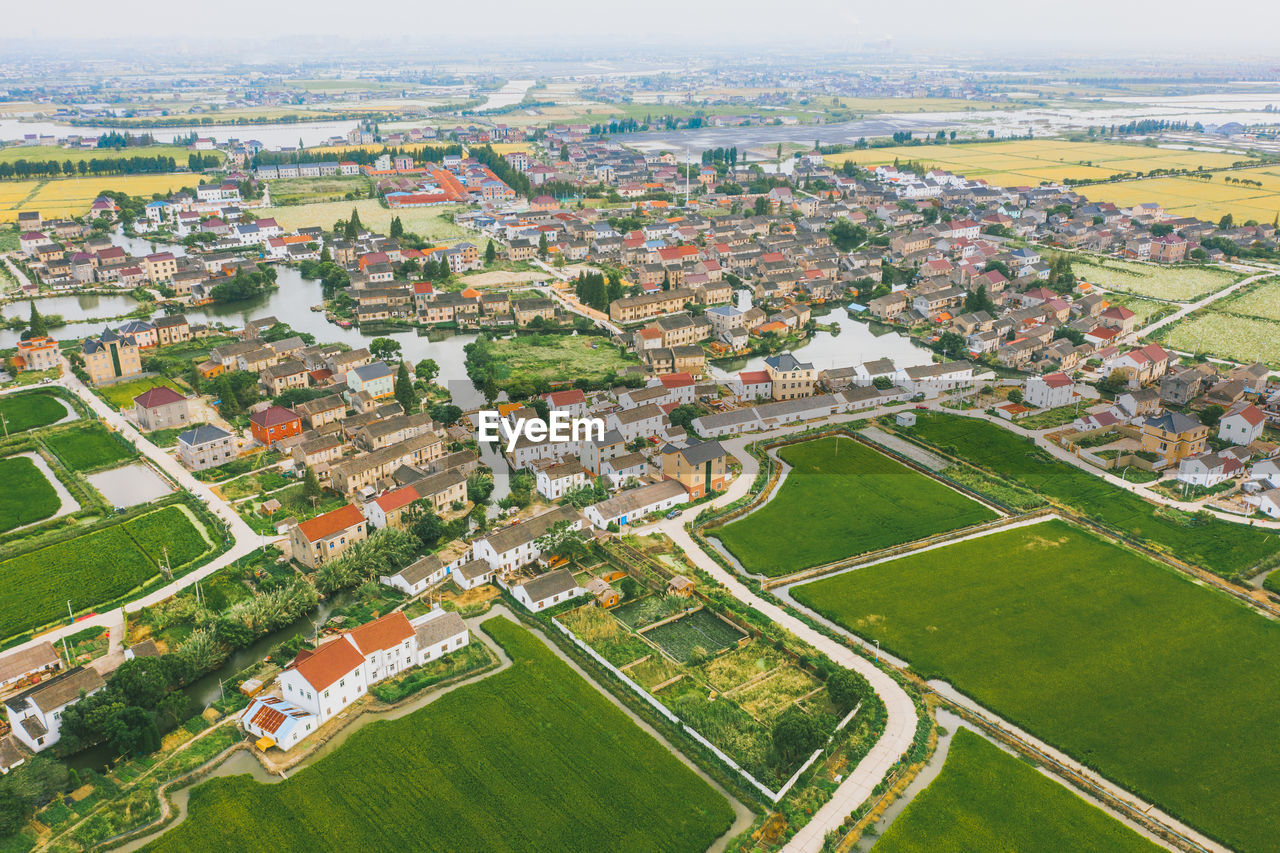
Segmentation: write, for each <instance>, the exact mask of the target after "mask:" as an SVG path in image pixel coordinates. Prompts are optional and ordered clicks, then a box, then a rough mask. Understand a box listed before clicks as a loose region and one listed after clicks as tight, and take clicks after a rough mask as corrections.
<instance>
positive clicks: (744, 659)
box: [699, 638, 787, 691]
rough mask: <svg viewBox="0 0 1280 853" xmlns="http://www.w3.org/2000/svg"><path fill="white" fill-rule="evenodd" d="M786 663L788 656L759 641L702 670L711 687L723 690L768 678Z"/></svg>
mask: <svg viewBox="0 0 1280 853" xmlns="http://www.w3.org/2000/svg"><path fill="white" fill-rule="evenodd" d="M786 663H787V656H786V655H784V654H783V653H782V652H780V651H778V650H777V649H775V648H773V646H771V645H769V644H768V643H767V642H764V641H762V640H760V639H759V638H756V639H753V640H752V641H751V642H749V643H747V644H746V645H744V646H742V647H741V648H737V649H734V650H733V651H731V652H725V653H724V654H722V655H718V656H717V657H716V658H715V659H714V660H709V661H707V662H706V663H704V664H703V665H702V666H701V667H699V670H700V671H701V672H702V676H703V677H704V678H705V679H706V680H707V683H708V684H710V685H711V686H712V687H714V688H715V689H717V690H721V691H724V690H732V689H733V688H735V687H738V686H740V685H743V684H746V683H747V682H748V681H751V680H752V679H754V678H759V677H761V676H763V675H766V674H767V673H769V672H772V671H773V670H775V669H777V668H778V667H780V666H783V665H785V664H786Z"/></svg>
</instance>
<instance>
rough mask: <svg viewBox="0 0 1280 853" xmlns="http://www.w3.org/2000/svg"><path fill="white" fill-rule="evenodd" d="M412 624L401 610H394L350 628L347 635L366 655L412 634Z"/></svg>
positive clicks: (393, 644)
mask: <svg viewBox="0 0 1280 853" xmlns="http://www.w3.org/2000/svg"><path fill="white" fill-rule="evenodd" d="M413 633H414V632H413V626H412V625H410V624H409V619H408V617H406V616H405V615H404V611H403V610H395V611H392V612H391V613H388V614H387V615H386V616H383V617H381V618H379V619H374V620H373V621H372V622H369V623H367V624H364V625H361V626H360V627H359V628H353V629H351V632H350V633H349V634H347V636H348V637H349V638H350V639H351V642H353V643H355V644H356V648H358V649H359V650H360V651H361V652H363V653H364V654H366V655H369V654H372V653H373V652H376V651H381V650H383V649H390V648H394V647H395V646H398V645H400V644H401V643H403V642H404V641H405V640H407V639H409V638H410V637H412V636H413Z"/></svg>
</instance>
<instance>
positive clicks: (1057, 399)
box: [1022, 373, 1076, 409]
mask: <svg viewBox="0 0 1280 853" xmlns="http://www.w3.org/2000/svg"><path fill="white" fill-rule="evenodd" d="M1075 387H1076V384H1075V382H1073V381H1072V380H1071V377H1070V376H1068V375H1067V374H1065V373H1050V374H1048V375H1047V376H1032V377H1031V378H1030V379H1028V380H1027V387H1026V390H1025V391H1024V392H1023V395H1022V399H1023V401H1024V402H1025V403H1026V404H1027V405H1029V406H1035V407H1036V408H1038V409H1056V408H1058V407H1059V406H1067V405H1070V404H1071V400H1072V399H1073V398H1074V397H1075Z"/></svg>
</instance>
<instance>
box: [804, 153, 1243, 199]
mask: <svg viewBox="0 0 1280 853" xmlns="http://www.w3.org/2000/svg"><path fill="white" fill-rule="evenodd" d="M826 159H827V162H828V163H831V164H832V165H840V164H842V163H844V162H845V161H849V160H852V161H853V162H854V163H858V164H859V165H864V166H868V165H881V164H887V163H892V162H893V161H894V160H895V159H897V160H915V161H919V162H923V163H926V164H929V165H931V166H936V167H937V168H939V169H945V170H947V171H950V172H955V173H956V174H960V175H964V176H965V177H969V178H981V179H983V180H985V181H988V182H989V183H992V184H997V185H999V186H1007V187H1008V186H1028V185H1030V186H1034V185H1036V184H1039V183H1040V182H1042V181H1063V180H1066V179H1067V178H1073V179H1077V180H1096V179H1104V178H1109V177H1112V176H1119V175H1125V174H1132V173H1133V172H1149V171H1150V170H1152V169H1188V168H1199V167H1203V168H1217V167H1222V166H1230V165H1231V164H1232V163H1234V162H1236V161H1237V160H1239V159H1241V158H1240V157H1239V156H1238V155H1235V154H1219V153H1216V152H1205V151H1178V150H1173V149H1166V148H1148V147H1147V146H1144V145H1113V144H1110V143H1105V142H1065V141H1062V140H1054V139H1044V140H1039V139H1018V140H1012V141H1008V142H992V143H977V144H971V145H904V146H896V147H892V148H868V149H865V150H861V151H846V152H843V153H840V154H831V155H828V156H827V158H826ZM1096 189H1098V187H1089V188H1088V190H1089V191H1090V192H1089V193H1088V194H1089V197H1090V198H1094V196H1093V194H1092V192H1091V191H1092V190H1096ZM1142 200H1144V201H1151V200H1158V199H1148V198H1144V199H1142Z"/></svg>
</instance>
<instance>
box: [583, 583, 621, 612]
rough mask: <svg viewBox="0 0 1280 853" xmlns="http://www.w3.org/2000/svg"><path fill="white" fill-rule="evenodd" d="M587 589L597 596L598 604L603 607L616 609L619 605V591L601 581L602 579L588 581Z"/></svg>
mask: <svg viewBox="0 0 1280 853" xmlns="http://www.w3.org/2000/svg"><path fill="white" fill-rule="evenodd" d="M585 589H586V590H587V592H589V593H591V594H592V595H594V596H595V599H596V603H597V604H599V605H600V606H601V607H606V608H607V607H616V606H617V605H618V591H617V590H616V589H614V588H613V587H611V586H609V584H607V583H605V582H604V581H602V580H600V578H592V579H591V580H589V581H587V583H586V586H585Z"/></svg>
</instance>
